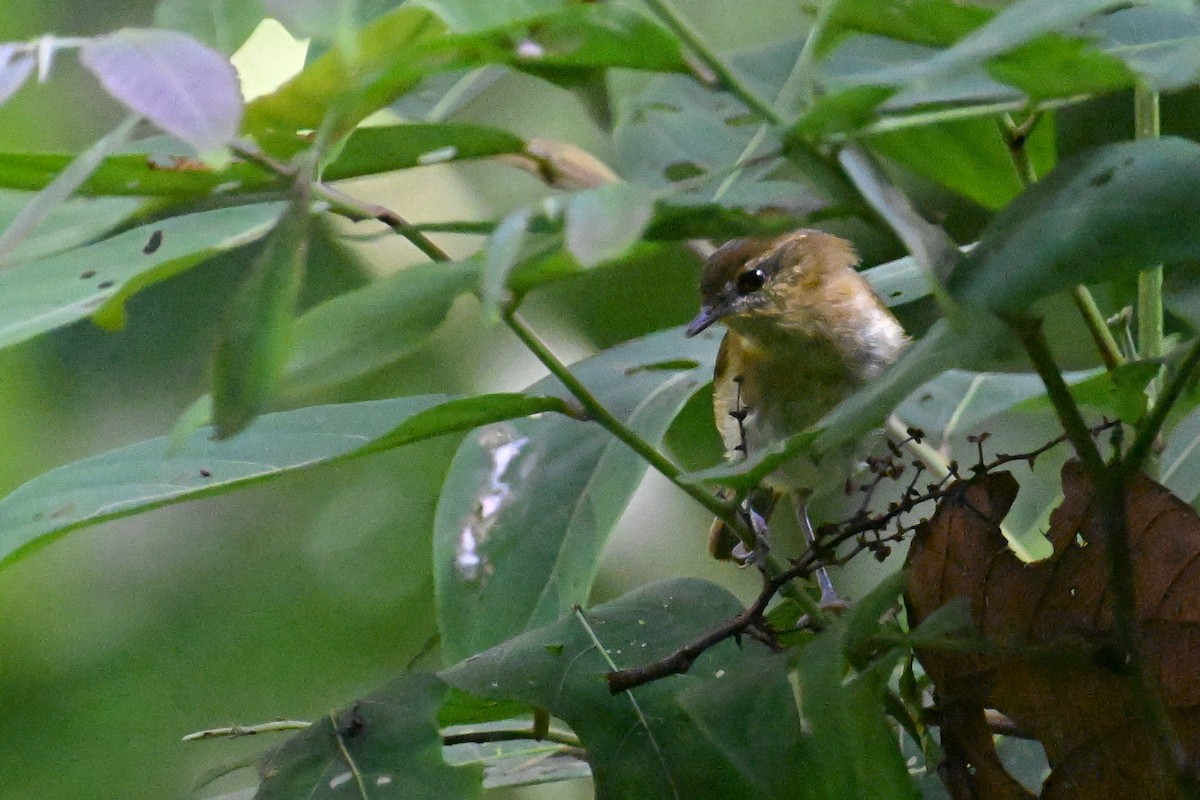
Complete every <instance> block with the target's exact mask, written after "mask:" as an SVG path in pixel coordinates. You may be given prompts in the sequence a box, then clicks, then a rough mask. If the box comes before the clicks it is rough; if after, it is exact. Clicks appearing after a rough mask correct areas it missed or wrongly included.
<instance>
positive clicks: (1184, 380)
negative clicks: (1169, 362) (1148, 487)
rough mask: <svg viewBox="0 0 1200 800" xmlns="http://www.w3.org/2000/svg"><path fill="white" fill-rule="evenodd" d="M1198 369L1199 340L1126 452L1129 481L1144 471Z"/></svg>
mask: <svg viewBox="0 0 1200 800" xmlns="http://www.w3.org/2000/svg"><path fill="white" fill-rule="evenodd" d="M1197 366H1200V339H1197V340H1196V341H1195V342H1193V343H1192V346H1191V347H1190V348H1188V351H1187V354H1186V355H1184V357H1183V360H1182V361H1181V362H1180V364H1179V367H1178V368H1177V369H1176V371H1175V374H1174V375H1173V376H1172V378H1171V380H1170V382H1169V383H1167V385H1166V387H1165V388H1164V389H1163V392H1162V394H1161V395H1159V397H1158V400H1157V402H1156V403H1155V404H1154V405H1153V407H1151V409H1150V413H1149V414H1147V415H1146V419H1145V420H1143V421H1142V424H1141V425H1140V426H1139V428H1138V432H1137V437H1136V438H1135V439H1134V440H1133V444H1131V445H1130V446H1129V449H1128V450H1126V451H1125V456H1124V458H1122V459H1121V468H1122V469H1123V470H1124V472H1125V475H1126V476H1127V477H1128V476H1130V475H1132V474H1133V473H1134V472H1136V471H1138V470H1139V469H1142V467H1143V465H1144V464H1145V462H1146V461H1147V460H1148V459H1149V458H1150V455H1151V452H1152V451H1153V449H1154V443H1155V441H1156V440H1157V439H1158V433H1159V431H1161V430H1162V426H1163V423H1164V422H1166V420H1167V414H1169V413H1170V411H1171V408H1172V407H1173V406H1174V405H1175V402H1176V401H1177V400H1178V399H1179V396H1180V395H1181V394H1183V390H1184V387H1185V386H1187V384H1188V382H1189V381H1190V380H1191V378H1192V373H1194V372H1195V371H1196V367H1197Z"/></svg>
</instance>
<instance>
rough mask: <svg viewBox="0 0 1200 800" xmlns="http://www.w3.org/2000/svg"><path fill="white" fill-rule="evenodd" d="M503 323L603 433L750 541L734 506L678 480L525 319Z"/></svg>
mask: <svg viewBox="0 0 1200 800" xmlns="http://www.w3.org/2000/svg"><path fill="white" fill-rule="evenodd" d="M504 321H505V323H506V324H507V325H508V327H509V329H510V330H512V332H513V333H515V334H516V335H517V338H518V339H520V340H521V343H522V344H524V345H525V347H526V348H527V349H528V350H529V351H530V352H531V353H533V355H534V356H535V357H536V358H537V360H538V361H540V362H542V365H543V366H545V367H546V369H548V370H550V374H551V375H553V376H554V377H556V378H558V380H559V381H561V382H562V384H563V386H565V387H566V389H567V391H568V392H570V393H571V396H572V397H574V398H575V399H576V400H578V401H579V403H580V405H582V406H583V408H584V410H585V411H587V413H588V415H589V416H590V417H591V419H593V420H595V421H596V422H598V423H599V424H600V425H601V426H603V427H604V429H605V430H607V431H608V432H609V433H611V434H612V435H613V436H615V437H616V438H617V439H619V440H621V441H622V442H623V443H624V444H625V445H626V446H628V447H629V448H630V449H631V450H633V452H635V453H637V454H638V455H639V456H641V458H642V459H643V460H644V461H645V462H646V463H647V464H649V465H650V466H651V467H653V468H654V469H656V470H657V471H658V472H659V473H661V474H662V476H663V477H665V478H666V479H667V480H669V481H670V482H671V483H673V484H675V485H676V486H678V487H679V488H680V489H682V490H683V491H684V492H686V493H687V495H688V496H689V497H691V498H692V499H694V500H695V501H696V502H698V503H699V504H700V505H702V506H704V507H705V508H706V509H708V510H709V511H711V512H712V513H713V514H714V515H715V516H717V518H719V519H720V520H721V521H722V522H724V523H725V524H726V525H728V526H729V528H730V530H732V531H735V532H739V538H741V535H742V534H745V536H746V537H747V538H746V540H747V541H751V540H750V539H749V537H750V536H751V534H748V533H745V531H744V530H743V528H744V525H743V522H742V520H741V518H740V517H739V516H738V514H737V510H736V507H735V506H733V505H730V504H727V503H725V502H723V501H722V500H720V499H719V498H718V497H717V496H716V495H713V494H710V493H709V492H708V491H707V490H705V489H703V488H701V487H699V486H695V485H692V484H689V483H686V482H684V481H682V480H680V477H679V476H680V475H682V474H683V470H682V469H681V468H680V467H679V466H678V465H676V464H675V463H674V462H673V461H671V460H670V459H669V458H667V457H666V456H665V455H663V454H662V453H660V452H659V451H658V450H657V449H655V448H654V447H652V446H651V445H650V444H649V443H648V442H647V441H646V440H645V439H643V438H642V437H641V436H638V435H637V434H636V433H635V432H634V431H633V430H632V429H630V428H629V426H628V425H626V424H625V423H624V422H622V421H621V420H619V419H617V417H616V416H615V415H614V414H613V413H612V412H611V411H609V410H608V409H607V408H605V407H604V404H603V403H601V402H600V400H599V399H598V398H597V397H596V396H595V395H594V394H592V392H591V390H590V389H588V388H587V387H586V386H584V385H583V383H582V382H581V381H580V380H579V379H578V378H577V377H575V374H574V373H572V372H571V370H570V369H568V368H567V366H566V365H565V364H564V363H563V362H562V361H560V360H559V359H558V357H557V356H556V355H554V353H553V352H551V350H550V348H549V347H548V346H547V345H546V343H545V342H543V341H542V340H541V338H540V337H539V336H538V335H537V333H536V332H535V331H534V330H533V329H532V328H531V327H529V324H528V323H527V322H525V320H524V318H523V317H522V316H521V315H520V314H519V313H518V312H517V311H516V310H515V309H512V308H510V309H508V310H507V311H506V312H505V314H504Z"/></svg>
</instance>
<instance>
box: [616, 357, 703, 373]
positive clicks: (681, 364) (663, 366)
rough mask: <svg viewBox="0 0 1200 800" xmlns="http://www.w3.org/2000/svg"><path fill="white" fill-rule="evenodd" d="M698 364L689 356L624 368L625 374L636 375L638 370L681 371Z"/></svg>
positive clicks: (693, 367) (698, 364)
mask: <svg viewBox="0 0 1200 800" xmlns="http://www.w3.org/2000/svg"><path fill="white" fill-rule="evenodd" d="M698 366H700V363H699V362H698V361H693V360H692V359H690V358H676V359H673V360H670V361H658V362H656V363H654V364H642V365H641V366H637V367H630V368H629V369H627V370H625V374H626V375H636V374H638V373H639V372H681V371H683V370H685V369H695V368H696V367H698Z"/></svg>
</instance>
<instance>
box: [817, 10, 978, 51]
mask: <svg viewBox="0 0 1200 800" xmlns="http://www.w3.org/2000/svg"><path fill="white" fill-rule="evenodd" d="M993 16H995V12H994V11H992V10H991V9H987V8H981V7H978V6H971V5H962V4H961V3H956V2H954V0H886V1H885V2H880V0H841V2H839V3H838V4H837V5H836V6H835V7H834V9H833V13H832V14H831V15H830V19H829V23H828V24H829V29H828V33H827V34H826V38H825V39H824V41H825V42H830V41H836V36H837V34H838V33H839V32H841V31H861V32H862V33H872V34H876V35H878V36H886V37H888V38H889V39H898V40H900V41H904V42H912V43H914V44H923V45H928V46H930V47H949V46H950V45H952V44H954V43H955V42H957V41H958V40H960V39H962V38H963V37H965V36H966V35H967V34H969V33H971V32H972V31H974V30H975V29H977V28H979V27H981V26H983V25H984V24H986V23H987V22H988V21H989V20H990V19H991V18H992V17H993Z"/></svg>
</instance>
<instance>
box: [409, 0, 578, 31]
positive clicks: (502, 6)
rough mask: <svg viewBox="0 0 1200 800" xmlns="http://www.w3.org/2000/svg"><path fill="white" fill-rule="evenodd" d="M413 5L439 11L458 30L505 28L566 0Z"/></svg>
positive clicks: (424, 1)
mask: <svg viewBox="0 0 1200 800" xmlns="http://www.w3.org/2000/svg"><path fill="white" fill-rule="evenodd" d="M413 5H417V6H421V7H422V8H427V9H429V10H430V11H432V12H433V13H435V14H437V15H438V16H439V17H441V18H442V19H443V20H445V22H446V24H447V25H449V26H450V29H451V30H453V31H455V32H457V33H470V32H472V31H483V30H487V29H489V28H503V27H506V26H509V25H512V24H513V23H517V22H522V21H525V20H528V19H532V18H534V17H539V16H543V15H545V14H548V13H551V12H554V11H559V10H561V9H562V8H564V7H565V6H566V5H567V3H566V1H565V0H490V2H487V3H479V2H476V0H416V2H414V3H413Z"/></svg>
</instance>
